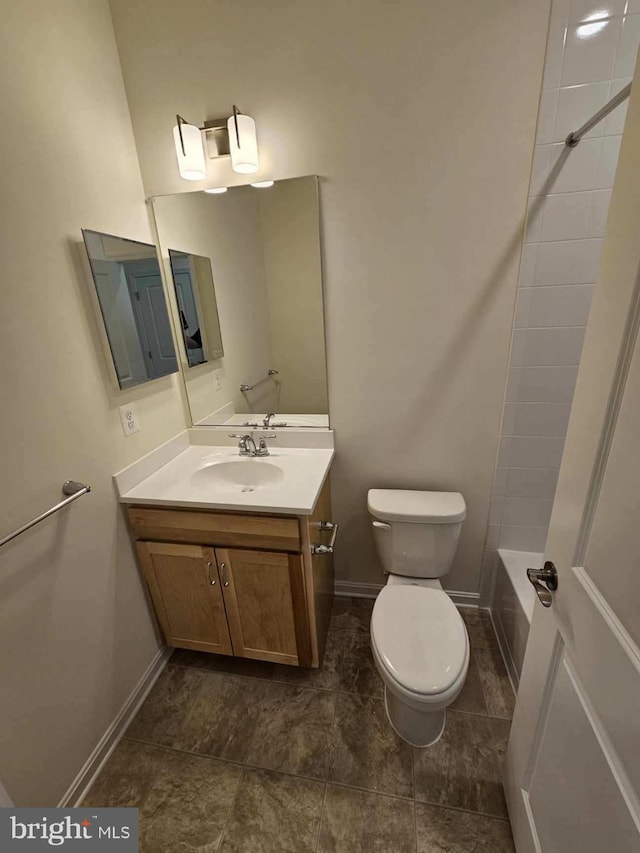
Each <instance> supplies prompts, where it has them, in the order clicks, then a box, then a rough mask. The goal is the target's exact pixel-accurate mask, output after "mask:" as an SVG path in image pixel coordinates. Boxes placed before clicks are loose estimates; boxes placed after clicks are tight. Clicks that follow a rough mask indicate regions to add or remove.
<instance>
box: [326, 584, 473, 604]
mask: <svg viewBox="0 0 640 853" xmlns="http://www.w3.org/2000/svg"><path fill="white" fill-rule="evenodd" d="M383 586H384V584H381V583H357V582H356V581H336V582H335V586H334V592H335V594H336V595H347V596H352V597H353V598H376V597H377V595H378V593H379V592H380V590H381V589H382V587H383ZM445 592H446V593H447V594H448V595H449V597H450V598H451V600H452V601H453V603H454V604H458V605H461V606H462V607H478V604H479V602H480V595H479V593H477V592H456V591H455V590H451V589H447V590H445Z"/></svg>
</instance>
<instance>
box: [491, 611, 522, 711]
mask: <svg viewBox="0 0 640 853" xmlns="http://www.w3.org/2000/svg"><path fill="white" fill-rule="evenodd" d="M489 616H490V617H491V624H492V625H493V630H494V631H495V635H496V637H497V638H498V648H499V649H500V654H501V655H502V660H503V661H504V665H505V667H506V669H507V675H508V676H509V681H510V682H511V689H512V690H513V693H514V696H517V695H518V687H519V686H520V676H519V675H518V668H517V667H516V664H515V661H514V659H513V655H512V654H511V649H510V648H509V642H508V640H507V635H506V634H505V632H504V628H503V627H502V620H501V619H500V614H499V613H496V612H495V611H494V610H489Z"/></svg>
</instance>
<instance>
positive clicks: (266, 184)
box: [251, 181, 275, 189]
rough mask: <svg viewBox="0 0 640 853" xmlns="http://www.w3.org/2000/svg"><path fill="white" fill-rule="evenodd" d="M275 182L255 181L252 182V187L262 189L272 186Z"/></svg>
mask: <svg viewBox="0 0 640 853" xmlns="http://www.w3.org/2000/svg"><path fill="white" fill-rule="evenodd" d="M274 183H275V182H274V181H254V182H252V184H251V186H252V187H259V188H260V189H263V188H266V187H272V186H273V185H274Z"/></svg>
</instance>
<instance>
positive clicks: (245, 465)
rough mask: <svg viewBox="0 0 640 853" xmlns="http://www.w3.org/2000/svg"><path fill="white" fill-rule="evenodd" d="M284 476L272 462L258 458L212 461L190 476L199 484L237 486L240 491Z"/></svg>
mask: <svg viewBox="0 0 640 853" xmlns="http://www.w3.org/2000/svg"><path fill="white" fill-rule="evenodd" d="M283 477H284V471H283V470H282V468H280V467H279V466H278V465H274V464H273V463H272V462H263V461H262V460H259V459H233V460H230V461H227V462H214V463H212V464H211V465H207V466H206V467H205V468H200V470H199V471H196V472H195V474H193V476H192V477H191V481H192V483H194V484H197V485H200V486H213V485H218V486H239V487H240V489H241V490H242V491H247V492H248V491H253V490H254V489H257V488H259V487H260V486H273V485H275V483H279V482H280V481H281V480H282V479H283Z"/></svg>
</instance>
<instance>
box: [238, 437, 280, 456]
mask: <svg viewBox="0 0 640 853" xmlns="http://www.w3.org/2000/svg"><path fill="white" fill-rule="evenodd" d="M277 437H278V436H277V435H275V433H274V434H272V435H261V436H260V440H259V442H258V446H257V447H256V442H255V439H254V437H253V433H252V432H251V433H239V432H230V433H229V438H237V439H238V448H239V450H240V456H268V455H269V448H268V446H267V441H266V439H268V438H269V439H270V438H277Z"/></svg>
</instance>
